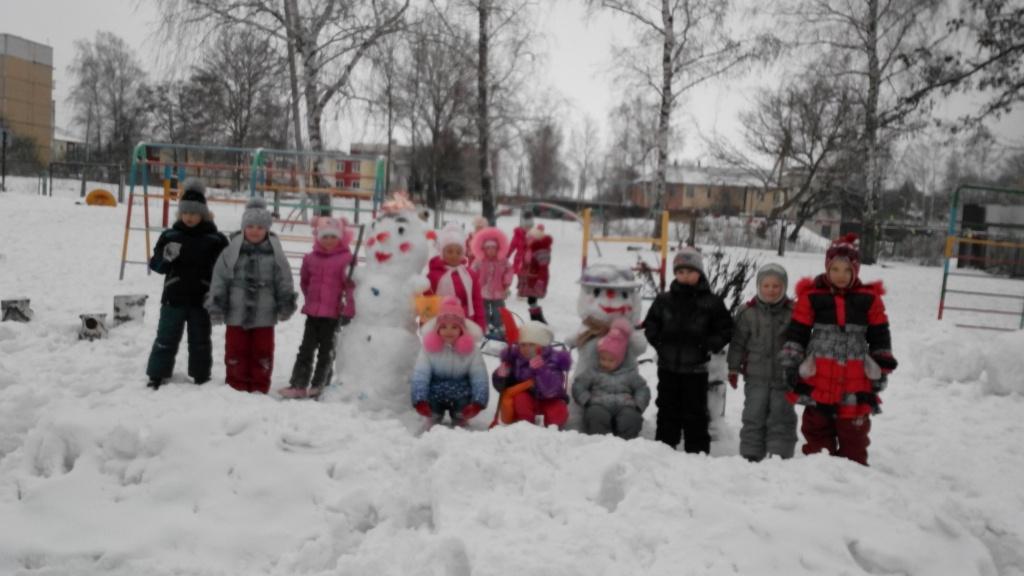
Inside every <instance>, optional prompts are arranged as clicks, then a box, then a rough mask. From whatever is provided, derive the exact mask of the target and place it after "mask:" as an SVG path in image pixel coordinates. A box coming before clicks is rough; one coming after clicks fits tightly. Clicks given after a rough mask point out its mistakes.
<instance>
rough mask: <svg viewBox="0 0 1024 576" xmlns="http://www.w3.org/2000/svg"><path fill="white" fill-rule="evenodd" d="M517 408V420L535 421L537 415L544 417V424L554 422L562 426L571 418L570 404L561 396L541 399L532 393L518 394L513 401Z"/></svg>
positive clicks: (548, 424)
mask: <svg viewBox="0 0 1024 576" xmlns="http://www.w3.org/2000/svg"><path fill="white" fill-rule="evenodd" d="M512 403H513V405H514V406H515V410H516V421H520V420H525V421H527V422H534V419H535V418H536V417H537V415H538V414H539V415H541V416H543V417H544V425H545V426H550V425H552V424H554V425H555V426H558V427H559V428H561V427H562V426H565V423H566V422H567V421H568V420H569V405H568V404H566V402H565V400H563V399H561V398H551V399H549V400H541V399H538V398H534V397H533V395H532V394H530V393H523V394H517V395H516V397H515V399H514V400H513V401H512Z"/></svg>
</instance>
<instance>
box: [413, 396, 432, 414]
mask: <svg viewBox="0 0 1024 576" xmlns="http://www.w3.org/2000/svg"><path fill="white" fill-rule="evenodd" d="M416 411H417V412H419V413H420V415H421V416H425V417H427V418H430V417H431V416H433V415H434V412H433V411H432V410H431V409H430V404H428V403H427V401H426V400H421V401H419V402H417V403H416Z"/></svg>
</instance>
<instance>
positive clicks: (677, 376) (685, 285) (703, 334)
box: [643, 247, 732, 454]
mask: <svg viewBox="0 0 1024 576" xmlns="http://www.w3.org/2000/svg"><path fill="white" fill-rule="evenodd" d="M672 269H673V271H674V272H675V277H676V279H675V281H674V282H672V285H671V286H669V289H668V291H666V292H663V293H661V294H659V295H658V297H657V299H655V300H654V304H652V305H651V309H650V310H649V311H648V312H647V318H645V319H644V324H643V325H644V331H645V334H646V336H647V341H648V342H650V343H651V345H652V346H654V348H655V350H657V351H658V399H657V401H656V402H655V403H656V404H657V406H658V427H657V431H656V432H655V440H659V441H661V442H664V443H666V444H668V445H669V446H672V447H673V448H675V447H676V446H677V445H678V444H679V437H680V433H682V436H683V437H684V449H685V450H686V451H687V452H690V453H695V452H703V453H705V454H706V453H707V452H708V451H709V450H710V448H711V435H710V434H709V433H708V424H709V422H710V417H709V415H708V361H709V360H710V359H711V356H710V355H711V353H715V352H719V351H721V350H722V349H723V348H725V345H726V344H728V343H729V340H730V338H732V316H730V315H729V311H728V310H727V309H726V308H725V304H724V303H723V302H722V299H721V298H719V297H718V296H716V295H715V294H713V293H712V292H711V287H710V285H709V284H708V280H707V278H706V277H705V276H704V263H703V258H702V257H701V254H700V252H698V251H697V250H695V249H693V248H690V247H686V248H683V249H682V250H680V251H679V252H678V253H676V257H675V259H674V260H673V261H672Z"/></svg>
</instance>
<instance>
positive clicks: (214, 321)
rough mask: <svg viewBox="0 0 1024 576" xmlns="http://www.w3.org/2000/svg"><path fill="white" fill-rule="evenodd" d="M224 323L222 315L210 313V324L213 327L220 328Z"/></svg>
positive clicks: (220, 313)
mask: <svg viewBox="0 0 1024 576" xmlns="http://www.w3.org/2000/svg"><path fill="white" fill-rule="evenodd" d="M223 323H224V314H223V313H222V312H210V324H211V325H213V326H220V325H221V324H223Z"/></svg>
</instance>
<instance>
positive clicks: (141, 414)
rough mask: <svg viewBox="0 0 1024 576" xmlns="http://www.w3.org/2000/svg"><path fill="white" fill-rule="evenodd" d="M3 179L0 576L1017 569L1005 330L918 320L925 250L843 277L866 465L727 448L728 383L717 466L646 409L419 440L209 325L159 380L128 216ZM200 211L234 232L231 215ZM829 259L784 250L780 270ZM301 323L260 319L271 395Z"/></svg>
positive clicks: (1014, 385) (1020, 382) (1020, 553)
mask: <svg viewBox="0 0 1024 576" xmlns="http://www.w3.org/2000/svg"><path fill="white" fill-rule="evenodd" d="M9 184H13V186H12V187H13V188H15V189H16V190H20V193H19V192H15V193H4V194H0V298H3V299H9V298H16V297H30V298H31V299H32V308H33V309H34V311H35V314H36V315H35V319H34V320H33V321H32V322H31V323H28V324H18V323H13V322H6V323H2V324H0V574H45V575H47V576H51V575H65V574H67V575H72V574H74V575H81V574H123V575H136V574H148V575H171V574H199V575H220V574H282V575H283V574H346V575H349V574H360V575H361V574H367V575H369V574H374V575H376V574H396V575H397V574H401V575H408V574H438V575H440V574H445V575H447V574H452V575H470V574H472V575H475V576H476V575H480V576H482V575H492V574H493V575H499V574H531V575H558V576H568V575H581V576H582V575H587V576H593V575H612V574H665V575H678V574H780V575H793V574H849V575H857V574H913V575H922V576H923V575H928V576H932V575H951V576H953V575H956V576H966V575H972V574H979V575H995V574H1024V442H1022V439H1024V418H1022V417H1021V414H1022V412H1024V355H1022V354H1021V351H1022V350H1024V332H1018V333H1013V334H1007V335H994V334H992V333H987V332H978V331H967V330H962V329H956V328H954V327H953V325H952V323H949V322H938V321H936V320H935V311H936V306H937V302H938V294H939V288H940V286H939V285H940V281H941V270H940V269H938V268H922V267H917V266H912V265H907V264H891V265H886V266H884V267H879V266H867V267H865V268H864V269H863V271H862V276H863V277H865V278H866V279H874V278H883V279H884V280H885V282H886V286H887V288H888V296H887V304H888V308H889V311H890V316H891V319H892V325H893V339H894V347H895V352H896V355H897V357H898V358H899V359H900V361H901V367H900V369H899V371H898V372H897V373H896V374H895V375H894V376H893V378H892V379H891V381H890V387H889V391H888V392H887V393H886V394H885V397H884V400H885V404H884V409H885V413H884V414H883V415H881V416H880V417H878V418H877V419H876V420H875V421H874V427H873V431H872V440H873V444H872V446H871V452H870V459H871V464H872V467H870V468H864V467H860V466H858V465H855V464H853V463H850V462H848V461H845V460H841V459H837V458H829V457H826V456H820V455H816V456H813V457H803V456H798V457H797V458H795V459H793V460H791V461H786V462H782V461H777V460H772V461H767V462H763V463H761V464H750V463H748V462H746V461H744V460H743V459H741V458H739V457H738V456H736V453H737V443H738V440H737V433H738V429H739V414H740V409H741V406H742V401H743V398H742V392H734V391H731V390H730V391H729V398H728V401H727V403H726V408H725V411H726V414H725V420H724V422H725V425H724V427H723V429H722V430H720V431H719V434H718V437H717V439H716V441H715V442H714V444H713V447H712V455H711V456H710V457H705V456H694V455H687V454H684V453H682V452H673V451H672V450H670V449H669V448H667V447H666V446H663V445H661V444H658V443H655V442H653V441H651V440H649V438H650V437H651V436H653V424H654V414H655V410H656V408H655V407H654V406H653V404H652V406H651V407H650V408H649V409H648V411H647V413H646V414H645V417H646V428H645V431H644V436H645V438H646V439H640V440H636V441H632V442H624V441H621V440H618V439H614V438H604V437H588V436H583V435H580V434H578V433H576V432H557V431H553V430H546V429H537V428H535V427H533V426H529V425H516V426H511V427H505V428H500V429H496V430H494V431H489V432H488V431H482V428H484V426H485V423H484V422H479V423H476V427H477V429H475V430H468V431H467V430H448V429H443V428H437V429H434V430H432V431H430V432H428V433H426V434H423V435H417V434H416V433H415V432H414V431H413V430H410V428H409V426H407V424H406V423H403V422H400V421H397V420H392V419H386V418H381V417H376V416H373V415H368V414H365V413H359V412H357V411H356V410H355V409H354V408H353V407H352V406H351V405H348V404H344V403H340V404H322V403H313V402H282V401H279V400H277V399H275V398H274V397H272V396H254V395H246V394H240V393H237V392H235V391H233V390H231V389H229V388H228V387H226V386H225V385H224V384H223V374H224V369H223V363H222V361H221V350H223V329H222V328H220V329H215V331H214V350H215V356H214V360H215V362H214V382H212V383H211V384H208V385H206V386H202V387H197V386H194V385H192V384H190V383H189V380H188V378H187V377H186V376H185V375H184V350H182V352H181V353H180V355H179V363H178V370H177V372H176V376H175V378H174V383H173V384H172V385H170V386H166V387H164V388H162V389H161V390H159V391H158V392H153V391H151V390H149V389H147V388H146V387H145V385H144V384H145V381H146V378H145V374H144V368H145V362H146V358H147V355H148V352H149V348H150V346H151V344H152V340H153V337H154V335H155V330H156V318H157V315H158V306H159V296H160V290H161V278H160V277H159V276H156V275H153V276H147V274H146V272H145V269H144V268H143V267H141V266H134V267H129V268H128V271H127V274H126V278H125V280H124V281H123V282H119V281H118V280H117V276H118V268H119V258H120V248H121V241H122V238H123V233H124V232H123V227H124V207H118V208H98V207H97V208H93V207H86V206H81V205H77V204H76V203H75V202H76V200H77V194H71V193H69V194H67V195H61V194H59V193H58V194H57V195H56V196H55V197H54V198H44V197H38V196H34V195H33V193H34V190H35V189H34V183H33V182H32V181H31V180H26V181H25V183H24V185H23V186H20V188H19V185H18V181H17V180H16V179H15V180H14V181H13V182H12V181H11V180H9ZM213 209H214V211H215V212H216V213H217V222H218V224H219V225H221V227H222V228H226V229H228V230H230V229H232V228H233V227H236V226H237V223H238V221H239V218H240V215H241V208H240V207H235V206H230V207H228V206H224V205H216V206H214V207H213ZM467 219H468V217H467ZM505 222H508V220H507V219H503V223H505ZM546 224H547V226H548V228H549V230H551V231H552V234H553V236H554V240H555V254H554V266H553V267H552V273H553V279H554V280H553V283H554V286H553V288H552V293H551V294H550V296H549V298H548V299H547V300H545V301H544V305H545V312H546V314H547V316H548V318H549V320H550V321H551V322H552V324H553V325H554V326H555V328H556V330H557V331H558V333H559V334H560V335H562V334H565V333H566V332H568V331H569V330H572V329H574V327H575V326H576V325H577V323H578V319H577V317H576V314H575V299H576V292H577V287H576V285H575V283H574V281H575V279H576V277H577V275H578V273H579V264H578V263H579V251H580V230H579V227H578V225H577V224H575V223H570V222H554V221H548V222H546ZM134 240H139V241H138V242H134ZM140 246H141V236H133V245H132V247H131V250H132V253H131V254H130V257H132V258H136V259H139V258H142V257H143V254H142V251H143V249H142V248H141V247H140ZM603 254H604V260H606V261H614V262H621V263H624V264H629V263H631V262H633V261H634V259H635V256H634V255H633V254H632V253H629V252H627V251H626V250H625V247H624V246H606V247H604V248H603ZM758 254H759V255H761V257H762V260H763V261H766V262H767V261H772V260H774V257H773V255H772V254H771V253H768V252H759V253H758ZM594 257H595V255H594V253H593V252H591V258H592V259H593V258H594ZM822 261H823V257H822V255H821V254H820V253H819V254H806V253H791V254H789V255H787V257H786V259H785V261H784V264H785V265H786V267H787V268H788V269H789V270H790V273H791V277H792V278H793V282H792V283H794V284H795V279H796V278H798V277H799V276H802V275H808V274H813V273H816V272H818V271H819V269H820V268H821V267H822ZM1018 286H1019V285H1018ZM127 293H143V294H148V295H149V296H150V299H149V303H148V306H147V310H146V317H145V320H144V321H143V322H141V323H130V324H126V325H123V326H120V327H118V328H115V329H113V330H111V332H110V335H109V338H107V339H104V340H99V341H95V342H88V341H79V340H77V337H76V334H77V329H78V326H79V319H78V315H79V314H81V313H90V312H107V313H110V312H111V302H112V298H113V296H114V295H115V294H127ZM512 306H513V309H514V310H516V311H517V312H519V313H522V314H525V312H526V306H525V303H524V302H522V301H513V302H512ZM301 330H302V319H301V317H296V318H294V319H292V320H291V321H290V322H288V323H287V324H284V325H281V326H279V327H278V330H277V335H278V338H277V351H276V357H275V373H274V388H279V387H281V386H284V385H285V382H286V379H287V377H288V374H289V372H290V370H291V367H292V362H293V360H294V356H295V352H296V350H297V347H298V343H299V340H300V338H301ZM183 348H184V347H183ZM369 360H371V359H368V361H369ZM489 363H490V364H491V366H490V367H491V368H493V367H494V359H489ZM644 371H645V375H646V376H647V377H648V381H649V383H650V385H651V386H652V388H654V386H655V377H654V368H653V366H652V365H650V364H647V365H644ZM492 411H493V406H492Z"/></svg>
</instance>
